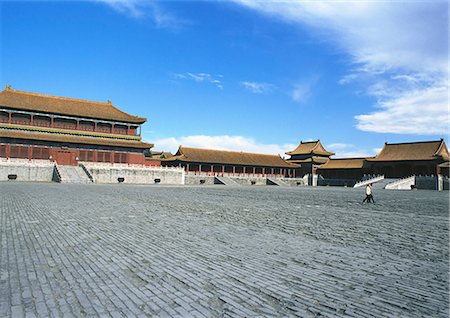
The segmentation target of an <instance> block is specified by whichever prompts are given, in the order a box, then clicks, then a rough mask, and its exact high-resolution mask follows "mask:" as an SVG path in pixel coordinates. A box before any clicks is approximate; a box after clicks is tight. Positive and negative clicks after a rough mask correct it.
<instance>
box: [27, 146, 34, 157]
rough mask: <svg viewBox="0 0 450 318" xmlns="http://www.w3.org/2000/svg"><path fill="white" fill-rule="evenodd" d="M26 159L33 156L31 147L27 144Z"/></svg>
mask: <svg viewBox="0 0 450 318" xmlns="http://www.w3.org/2000/svg"><path fill="white" fill-rule="evenodd" d="M27 148H28V160H31V159H32V158H33V147H31V146H28V147H27Z"/></svg>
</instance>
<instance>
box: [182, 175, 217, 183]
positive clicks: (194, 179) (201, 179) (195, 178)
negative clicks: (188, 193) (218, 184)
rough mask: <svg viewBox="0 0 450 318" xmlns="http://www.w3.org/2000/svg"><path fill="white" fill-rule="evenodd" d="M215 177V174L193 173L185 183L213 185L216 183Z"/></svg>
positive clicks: (187, 177)
mask: <svg viewBox="0 0 450 318" xmlns="http://www.w3.org/2000/svg"><path fill="white" fill-rule="evenodd" d="M214 179H215V178H214V177H213V176H199V175H192V174H188V175H187V176H186V179H185V184H187V185H199V184H204V185H213V184H214Z"/></svg>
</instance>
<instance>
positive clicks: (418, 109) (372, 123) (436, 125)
mask: <svg viewBox="0 0 450 318" xmlns="http://www.w3.org/2000/svg"><path fill="white" fill-rule="evenodd" d="M378 104H379V107H380V109H379V110H378V111H375V112H373V113H370V114H367V115H358V116H356V117H355V118H356V120H357V121H358V125H357V127H358V128H359V129H361V130H364V131H373V132H385V133H399V134H421V135H439V134H442V133H445V134H446V135H447V134H448V123H449V109H448V87H447V86H445V85H442V86H433V87H428V88H424V89H418V90H415V91H408V92H403V93H401V94H398V95H397V96H396V97H394V98H390V99H387V100H386V101H380V102H379V103H378Z"/></svg>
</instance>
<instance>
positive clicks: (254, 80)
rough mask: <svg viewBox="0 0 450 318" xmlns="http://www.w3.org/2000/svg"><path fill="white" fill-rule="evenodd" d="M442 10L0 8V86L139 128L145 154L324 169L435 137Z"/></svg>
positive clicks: (439, 128) (256, 5) (360, 6)
mask: <svg viewBox="0 0 450 318" xmlns="http://www.w3.org/2000/svg"><path fill="white" fill-rule="evenodd" d="M448 9H449V7H448V2H447V1H438V0H437V1H433V0H431V1H429V0H428V1H423V2H421V1H358V2H355V1H353V2H346V1H289V2H287V1H284V2H283V1H277V2H276V1H256V0H233V1H231V0H230V1H195V2H194V1H146V0H139V1H137V0H117V1H113V0H98V1H79V2H73V1H47V2H40V1H28V2H21V1H10V2H1V32H2V33H1V42H0V43H1V72H0V75H1V78H0V80H1V85H2V86H3V87H4V86H5V85H6V84H11V85H12V88H13V89H19V90H26V91H34V92H40V93H48V94H53V95H60V96H68V97H75V98H82V99H91V100H97V101H106V100H108V99H111V100H112V101H113V104H114V105H116V106H117V107H119V108H120V109H122V110H124V111H126V112H129V113H131V114H134V115H139V116H143V117H146V118H148V122H147V123H146V124H144V126H143V139H144V140H145V141H149V142H152V143H154V144H155V148H154V149H155V150H165V151H172V152H174V151H176V149H177V147H178V145H180V144H182V145H184V146H192V147H205V148H215V149H230V150H239V151H251V152H261V153H274V154H276V153H280V154H283V153H284V152H286V151H289V150H292V149H293V148H294V147H295V146H296V145H297V144H298V143H299V142H300V140H303V141H306V140H315V139H320V140H321V141H322V143H323V144H324V145H325V146H326V147H327V148H329V150H332V151H334V152H336V154H337V155H336V157H349V156H369V155H374V154H376V152H377V150H378V149H379V148H381V147H382V146H383V144H384V142H386V141H387V142H404V141H419V140H434V139H439V138H445V139H446V140H447V136H448V133H449V131H448V124H449V97H448V74H449V70H448V53H449V52H448V45H449V43H448V41H449V40H448V39H449V34H448V33H449V27H448V22H449V19H448Z"/></svg>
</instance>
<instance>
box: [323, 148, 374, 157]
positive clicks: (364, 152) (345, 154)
mask: <svg viewBox="0 0 450 318" xmlns="http://www.w3.org/2000/svg"><path fill="white" fill-rule="evenodd" d="M374 155H375V153H374V152H372V151H367V150H354V151H339V152H336V154H335V155H334V156H333V157H332V158H334V159H337V158H367V157H373V156H374Z"/></svg>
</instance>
